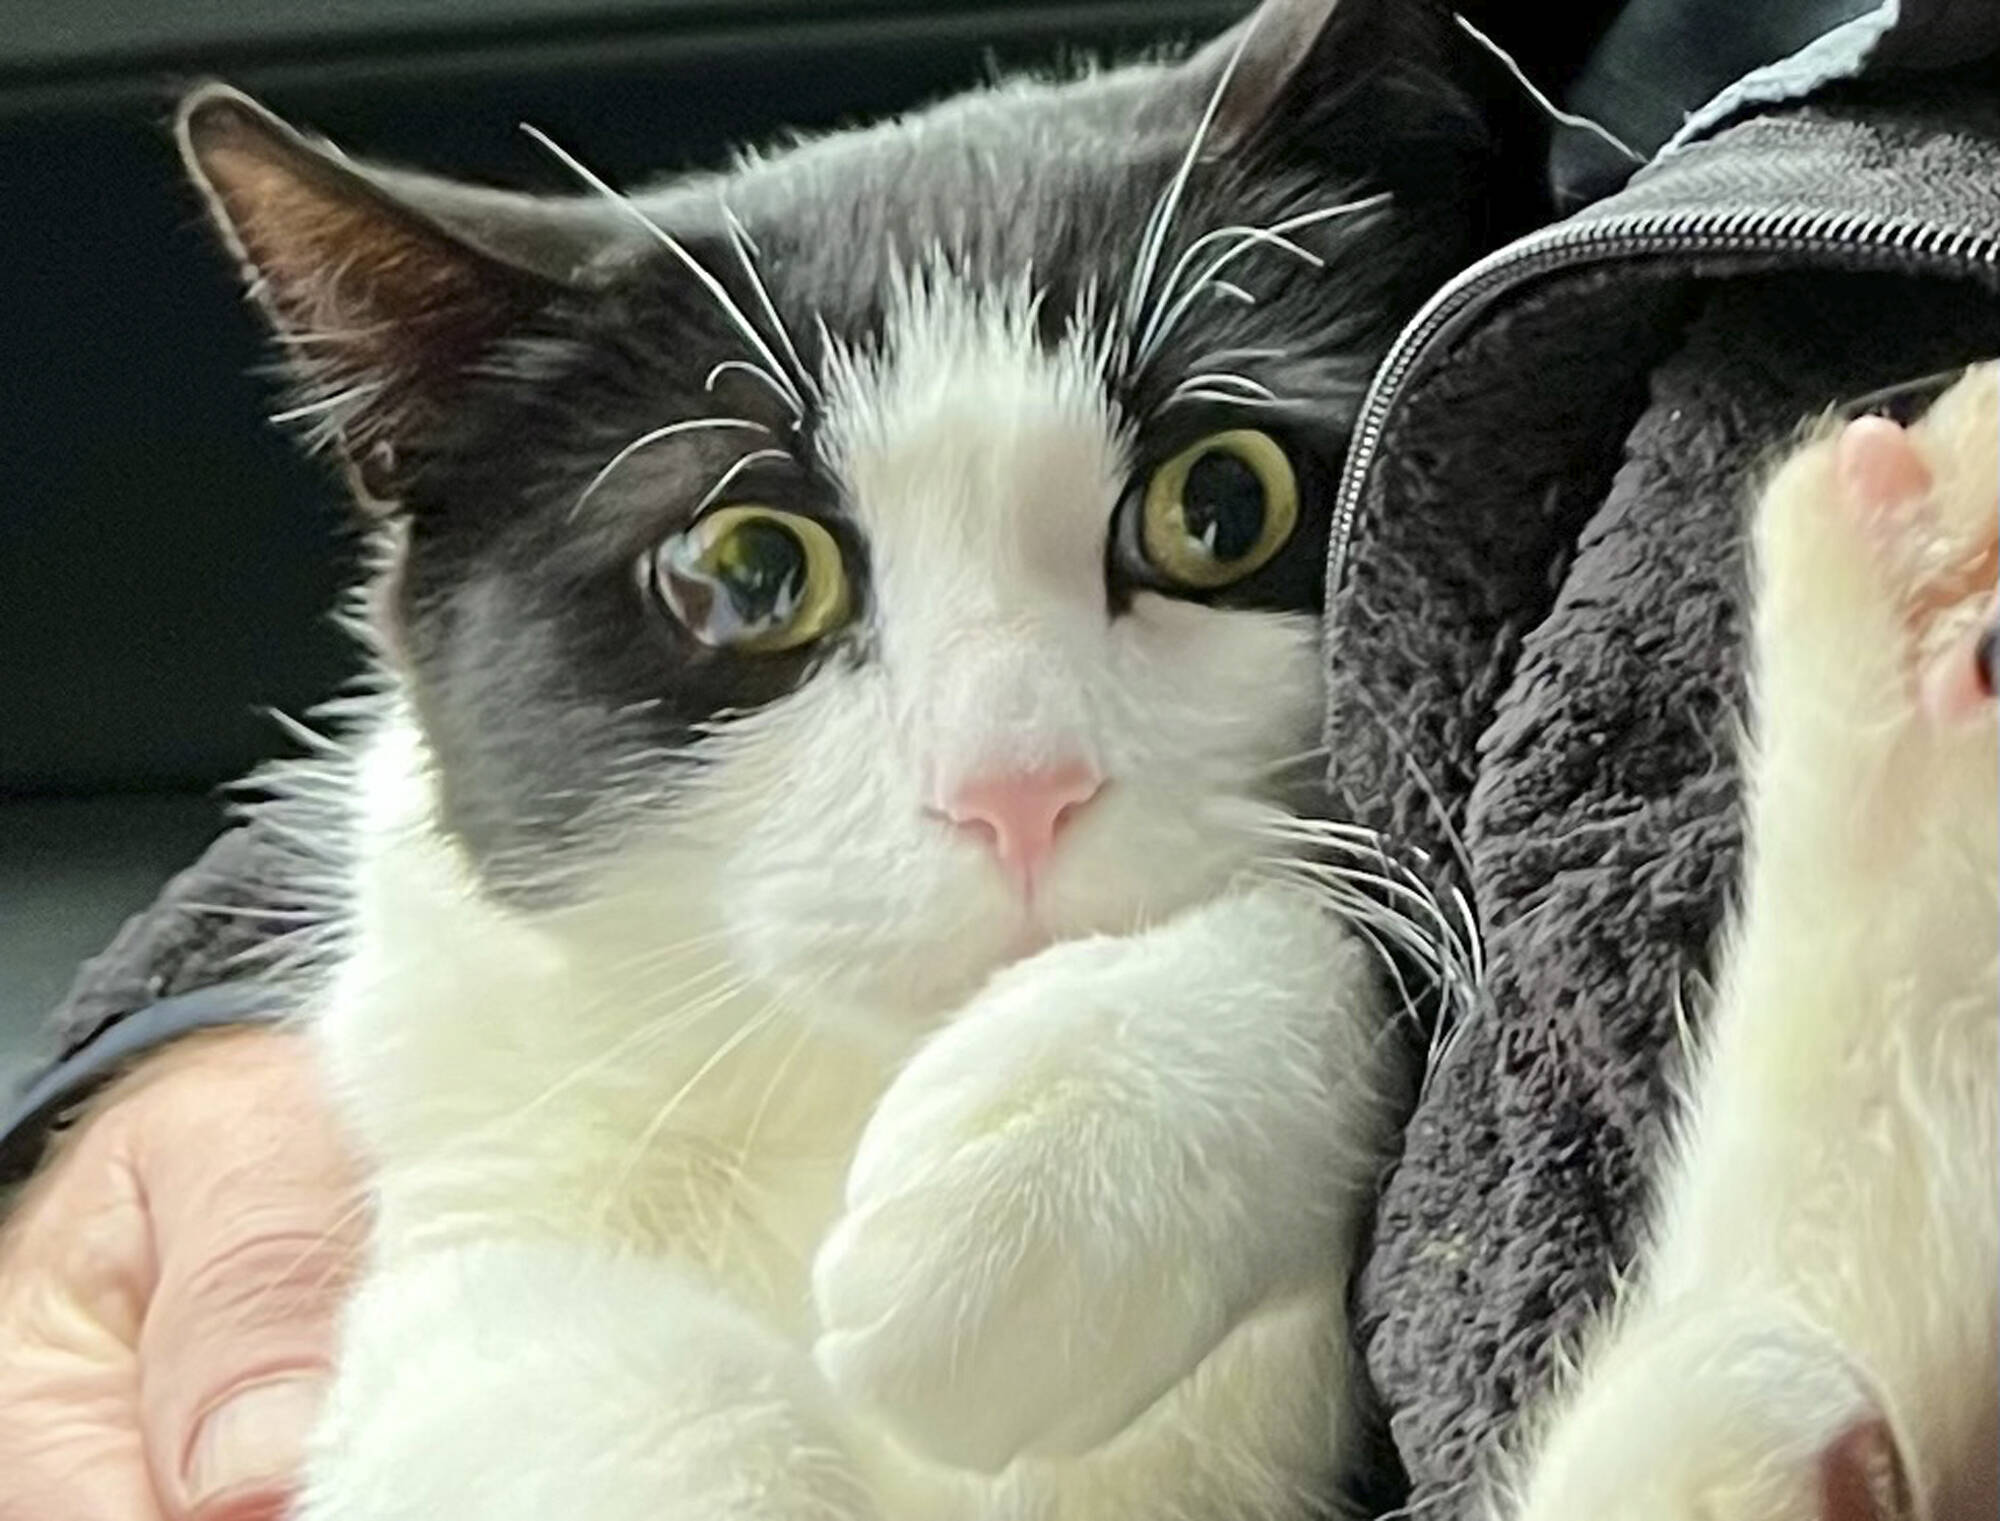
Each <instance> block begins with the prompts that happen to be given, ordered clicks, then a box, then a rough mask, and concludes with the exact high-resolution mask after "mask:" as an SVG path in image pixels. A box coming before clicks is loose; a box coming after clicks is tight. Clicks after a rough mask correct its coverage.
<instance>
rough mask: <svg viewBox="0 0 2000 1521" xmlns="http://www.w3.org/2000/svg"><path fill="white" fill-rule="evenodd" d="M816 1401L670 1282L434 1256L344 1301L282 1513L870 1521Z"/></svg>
mask: <svg viewBox="0 0 2000 1521" xmlns="http://www.w3.org/2000/svg"><path fill="white" fill-rule="evenodd" d="M829 1407H830V1402H829V1401H828V1400H827V1399H826V1396H825V1394H824V1391H823V1390H822V1388H821V1387H820V1384H819V1380H818V1378H817V1377H816V1375H815V1374H814V1373H813V1371H812V1369H811V1367H810V1366H809V1364H808V1363H807V1362H806V1360H805V1359H804V1357H803V1356H801V1355H800V1354H799V1353H797V1352H796V1351H794V1350H792V1349H791V1348H789V1347H787V1346H786V1345H784V1344H783V1343H781V1342H780V1341H778V1340H777V1339H776V1338H775V1337H773V1336H771V1335H770V1334H769V1333H767V1332H765V1331H763V1330H762V1329H761V1328H759V1327H758V1326H756V1325H755V1324H754V1323H753V1322H752V1321H750V1320H749V1319H748V1318H747V1317H745V1316H743V1315H741V1314H740V1313H738V1312H737V1311H735V1310H733V1309H731V1308H730V1307H728V1306H726V1305H724V1304H723V1303H721V1302H720V1301H718V1300H716V1299H714V1298H712V1297H710V1296H709V1295H707V1294H706V1293H705V1292H703V1291H702V1290H701V1289H700V1288H699V1287H698V1286H697V1285H696V1284H694V1283H693V1282H692V1281H691V1280H690V1279H688V1278H687V1277H685V1276H684V1275H682V1274H681V1273H679V1272H678V1271H676V1270H674V1269H670V1268H667V1267H665V1266H663V1265H661V1264H659V1263H656V1262H648V1261H645V1260H643V1259H640V1258H636V1257H612V1256H610V1255H607V1254H603V1253H597V1252H591V1251H588V1250H585V1249H582V1248H578V1247H574V1246H569V1245H564V1244H558V1243H553V1242H551V1243H533V1244H529V1243H503V1242H494V1243H485V1244H481V1245H476V1246H465V1247H453V1248H448V1249H443V1250H439V1251H436V1252H433V1253H430V1254H428V1255H424V1256H420V1257H414V1258H408V1259H404V1260H403V1261H400V1262H398V1263H396V1264H394V1265H393V1266H391V1267H388V1268H385V1269H383V1270H381V1271H380V1272H378V1273H376V1274H374V1275H373V1276H371V1277H370V1279H369V1280H368V1281H367V1282H366V1283H364V1285H363V1287H362V1290H361V1292H360V1294H359V1295H358V1297H357V1298H356V1300H355V1303H354V1305H353V1307H352V1309H351V1311H350V1313H349V1317H348V1321H347V1325H346V1330H345V1338H344V1342H343V1345H342V1349H341V1360H340V1365H339V1373H338V1377H337V1379H336V1382H335V1388H334V1392H333V1397H332V1400H331V1403H330V1407H329V1409H328V1412H327V1415H326V1418H325V1420H324V1422H323V1423H322V1426H321V1429H320V1431H319V1433H318V1435H317V1439H316V1442H315V1446H314V1451H313V1453H312V1456H311V1459H310V1462H309V1467H308V1478H307V1482H306V1485H305V1493H304V1495H303V1497H302V1499H301V1502H300V1506H299V1510H298V1521H435V1518H438V1517H443V1516H476V1517H478V1518H479V1521H547V1518H549V1517H552V1516H575V1517H588V1518H589V1521H869V1518H871V1517H873V1516H874V1514H875V1511H874V1507H873V1505H872V1504H871V1503H870V1501H869V1498H868V1496H867V1495H866V1493H865V1492H864V1489H863V1487H862V1485H861V1483H860V1482H859V1480H858V1479H857V1476H856V1474H855V1472H854V1469H853V1467H852V1466H851V1465H850V1463H849V1461H848V1458H847V1455H846V1452H845V1450H844V1448H843V1445H842V1443H841V1441H840V1437H839V1434H838V1432H837V1429H836V1423H835V1420H834V1417H833V1415H832V1412H831V1410H830V1408H829Z"/></svg>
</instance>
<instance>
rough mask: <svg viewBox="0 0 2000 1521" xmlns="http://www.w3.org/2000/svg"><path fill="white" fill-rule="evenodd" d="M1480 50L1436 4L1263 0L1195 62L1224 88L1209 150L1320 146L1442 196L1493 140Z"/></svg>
mask: <svg viewBox="0 0 2000 1521" xmlns="http://www.w3.org/2000/svg"><path fill="white" fill-rule="evenodd" d="M1470 52H1471V45H1470V44H1469V43H1468V41H1467V40H1466V38H1465V37H1464V34H1463V33H1462V32H1461V31H1460V30H1459V29H1458V28H1457V27H1456V26H1455V25H1454V24H1453V21H1452V18H1451V16H1450V15H1449V13H1448V12H1447V11H1446V9H1445V7H1444V6H1443V5H1442V4H1440V3H1437V0H1264V3H1263V4H1261V5H1259V6H1258V7H1257V9H1256V10H1255V11H1253V12H1252V13H1251V14H1250V15H1249V16H1247V17H1245V18H1244V20H1242V21H1241V22H1239V23H1238V24H1237V25H1236V26H1234V27H1232V28H1231V29H1230V30H1229V31H1227V32H1225V33H1223V34H1222V35H1221V36H1220V37H1217V38H1216V39H1215V40H1214V41H1212V42H1210V43H1209V44H1208V45H1207V46H1206V47H1205V48H1203V49H1202V50H1201V51H1200V52H1199V53H1197V54H1196V55H1195V56H1194V58H1193V59H1192V60H1190V66H1191V68H1192V69H1193V70H1194V72H1195V75H1196V77H1197V79H1199V80H1203V81H1214V82H1215V83H1217V84H1220V85H1221V86H1222V89H1221V94H1220V96H1219V97H1218V98H1217V100H1216V111H1215V121H1214V124H1213V126H1212V128H1211V131H1210V134H1209V151H1210V152H1212V153H1214V154H1217V155H1222V154H1238V153H1244V152H1254V151H1257V150H1258V149H1260V148H1270V149H1275V150H1279V151H1284V150H1290V149H1297V150H1303V151H1307V152H1311V151H1313V150H1314V149H1316V148H1320V149H1324V150H1326V151H1329V152H1332V153H1334V154H1336V155H1337V156H1340V157H1343V158H1351V159H1352V160H1353V164H1352V167H1353V168H1354V170H1355V171H1356V172H1357V173H1360V174H1365V175H1366V176H1367V177H1368V179H1369V180H1371V181H1372V182H1373V183H1375V184H1377V185H1379V186H1381V187H1382V188H1384V189H1388V190H1391V191H1394V192H1396V193H1397V194H1398V195H1399V197H1401V196H1406V195H1413V196H1419V197H1423V198H1426V199H1442V198H1450V197H1453V196H1460V195H1463V194H1464V193H1465V191H1466V189H1467V186H1466V184H1465V177H1466V175H1467V174H1468V173H1469V172H1476V168H1475V166H1476V163H1477V161H1478V160H1479V159H1480V158H1481V157H1482V156H1483V155H1484V154H1485V153H1486V152H1487V151H1488V148H1489V146H1490V145H1489V141H1488V128H1487V122H1486V119H1485V112H1484V110H1483V106H1482V102H1481V100H1480V99H1479V98H1478V94H1479V91H1478V89H1477V87H1476V84H1475V80H1476V78H1477V76H1478V70H1477V67H1476V61H1475V60H1474V59H1473V58H1471V57H1470V56H1469V55H1470ZM1225 80H1226V83H1225V82H1224V81H1225Z"/></svg>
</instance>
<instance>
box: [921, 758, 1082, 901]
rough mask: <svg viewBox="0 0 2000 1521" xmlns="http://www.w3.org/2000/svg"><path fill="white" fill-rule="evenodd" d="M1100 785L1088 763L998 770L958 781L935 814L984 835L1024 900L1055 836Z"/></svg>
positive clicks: (1046, 861)
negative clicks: (990, 773)
mask: <svg viewBox="0 0 2000 1521" xmlns="http://www.w3.org/2000/svg"><path fill="white" fill-rule="evenodd" d="M1103 785H1104V780H1103V778H1102V777H1100V776H1099V775H1098V774H1097V772H1096V770H1095V769H1094V768H1093V767H1092V766H1090V765H1089V764H1088V763H1087V762H1084V761H1080V760H1072V761H1064V762H1062V763H1061V764H1059V765H1055V766H1047V767H1043V768H1041V769H1039V770H1034V771H1003V772H996V773H994V774H992V775H989V776H975V777H972V778H971V779H970V780H967V781H963V782H960V783H959V784H958V785H957V786H955V787H954V788H952V790H951V791H950V792H949V793H947V794H946V796H945V798H944V806H943V807H942V808H941V809H940V810H939V811H940V812H942V813H943V814H944V816H945V817H946V818H947V819H949V820H951V822H952V823H954V824H956V825H958V827H959V828H961V829H964V830H968V831H971V832H973V833H976V834H979V835H983V836H984V837H985V841H986V843H987V845H989V846H990V847H991V848H992V851H993V855H994V857H995V859H997V860H998V861H999V863H1000V869H1001V870H1002V871H1004V872H1006V873H1007V875H1008V876H1009V877H1011V878H1013V879H1014V882H1015V884H1016V885H1017V886H1018V887H1019V888H1020V889H1021V895H1022V896H1023V897H1031V896H1032V895H1033V893H1034V890H1035V881H1036V879H1037V878H1038V877H1040V876H1041V874H1042V869H1043V868H1044V867H1045V866H1046V865H1047V864H1048V859H1049V856H1050V855H1051V854H1052V853H1053V852H1054V850H1055V846H1056V835H1057V834H1058V833H1059V832H1060V831H1061V829H1062V826H1063V825H1064V824H1065V823H1067V822H1068V820H1069V818H1070V816H1071V815H1073V814H1074V813H1075V812H1076V811H1077V810H1078V809H1079V808H1081V807H1083V805H1084V804H1085V803H1088V802H1089V801H1090V800H1091V799H1092V798H1094V797H1096V796H1097V793H1098V789H1099V788H1101V787H1102V786H1103Z"/></svg>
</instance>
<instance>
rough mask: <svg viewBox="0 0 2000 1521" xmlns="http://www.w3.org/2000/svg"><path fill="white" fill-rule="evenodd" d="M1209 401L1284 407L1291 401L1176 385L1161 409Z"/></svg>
mask: <svg viewBox="0 0 2000 1521" xmlns="http://www.w3.org/2000/svg"><path fill="white" fill-rule="evenodd" d="M1192 401H1208V402H1214V403H1216V404H1217V405H1218V406H1228V407H1283V406H1289V405H1291V403H1289V402H1287V401H1286V400H1284V399H1283V398H1282V397H1278V396H1245V395H1244V394H1242V393H1241V392H1239V391H1214V390H1209V389H1206V388H1204V387H1199V386H1196V387H1192V388H1191V387H1188V386H1176V387H1175V388H1174V392H1173V394H1172V395H1171V396H1169V397H1168V398H1167V399H1166V400H1165V401H1163V402H1161V403H1160V406H1159V410H1160V411H1162V412H1164V411H1165V410H1166V409H1167V408H1168V407H1173V406H1179V405H1181V404H1183V403H1185V402H1192Z"/></svg>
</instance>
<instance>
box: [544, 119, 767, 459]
mask: <svg viewBox="0 0 2000 1521" xmlns="http://www.w3.org/2000/svg"><path fill="white" fill-rule="evenodd" d="M521 130H522V131H523V132H525V133H527V134H528V136H529V137H531V138H533V139H534V140H535V141H536V142H538V143H540V144H541V145H542V147H543V148H544V149H546V150H547V151H548V152H549V153H551V154H552V155H554V157H555V158H556V160H557V162H559V163H560V164H562V166H563V167H564V168H566V169H568V170H569V171H570V173H572V174H574V175H575V176H576V177H577V178H578V179H580V180H582V181H583V182H584V184H586V185H588V186H589V187H590V188H591V189H592V190H595V191H596V192H597V193H598V194H599V195H601V196H603V197H604V198H605V199H606V200H608V201H610V202H611V204H612V205H614V206H616V207H618V208H619V209H620V210H622V211H623V212H624V213H625V215H627V216H629V217H630V218H631V219H632V220H633V221H635V222H637V223H638V224H639V226H640V227H642V228H644V229H645V231H646V233H647V235H648V236H650V237H651V238H652V239H653V240H654V241H655V242H657V243H658V244H659V245H660V246H661V247H662V248H664V249H666V250H667V252H669V253H671V254H672V255H673V256H674V257H675V258H676V259H678V260H679V261H680V262H681V264H682V265H683V266H684V267H685V268H686V269H687V271H688V273H689V274H691V275H693V276H694V277H695V279H696V280H697V281H699V282H700V283H701V287H702V289H704V290H705V291H707V292H708V293H709V295H710V296H711V297H713V298H714V300H715V303H716V305H717V306H718V307H719V308H720V309H721V311H722V314H723V315H724V316H725V317H727V318H728V319H729V321H730V323H731V325H732V326H734V327H735V328H736V330H737V331H738V332H739V333H741V334H742V336H743V339H744V341H745V342H746V343H748V344H749V345H750V347H751V348H753V349H754V350H756V352H757V355H758V357H759V358H761V359H762V360H763V361H764V362H765V363H766V364H767V365H769V366H770V367H771V371H772V379H774V380H775V381H776V382H777V383H778V386H779V388H780V389H781V391H782V392H783V393H784V396H785V399H786V402H787V403H788V404H789V406H790V407H791V410H792V421H794V422H801V421H803V420H804V418H805V413H806V404H805V398H804V397H802V396H801V395H800V394H799V392H798V390H797V388H796V387H795V386H793V384H792V383H791V381H790V380H789V379H787V378H786V377H785V375H784V374H783V368H784V367H783V366H782V365H781V364H780V363H779V362H778V356H777V355H776V354H774V353H773V352H772V351H771V346H770V344H768V343H766V342H765V341H764V336H763V334H761V333H759V332H758V331H757V325H756V324H755V323H754V322H752V321H751V320H750V319H749V317H747V316H746V315H744V312H743V308H742V307H740V306H738V305H737V304H736V300H735V298H734V297H733V296H731V295H730V294H729V290H728V287H726V286H725V285H724V284H723V283H722V282H721V281H720V280H718V279H716V278H715V276H714V275H713V274H711V273H710V272H709V271H708V269H707V268H706V267H705V266H704V265H703V264H702V262H701V261H700V260H699V259H697V258H696V257H695V256H694V255H693V254H691V253H689V252H688V251H687V248H686V247H685V246H684V245H683V244H682V243H681V240H680V239H679V238H677V237H675V236H674V235H673V234H672V233H670V232H668V231H667V230H666V228H664V227H662V226H661V225H660V224H659V223H658V222H656V221H654V220H653V219H652V218H651V217H649V216H647V215H646V213H645V212H644V211H642V210H641V209H640V208H639V206H638V205H637V203H636V202H634V201H633V200H632V198H631V197H630V196H627V195H625V194H623V193H621V192H620V191H618V190H616V189H614V188H612V186H611V184H610V183H609V182H608V181H606V180H605V179H603V178H602V177H601V176H599V175H598V174H597V172H596V171H595V170H593V169H591V168H590V166H589V165H587V164H585V163H584V162H583V161H582V160H581V159H579V158H578V157H577V156H576V155H575V154H573V153H571V152H570V151H569V150H568V149H567V148H565V147H563V146H562V145H561V144H560V143H558V142H557V141H556V140H555V139H554V138H552V137H550V136H549V135H548V134H547V133H546V132H543V131H542V130H541V129H540V128H538V127H533V126H530V125H529V124H528V123H526V122H523V123H521Z"/></svg>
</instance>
